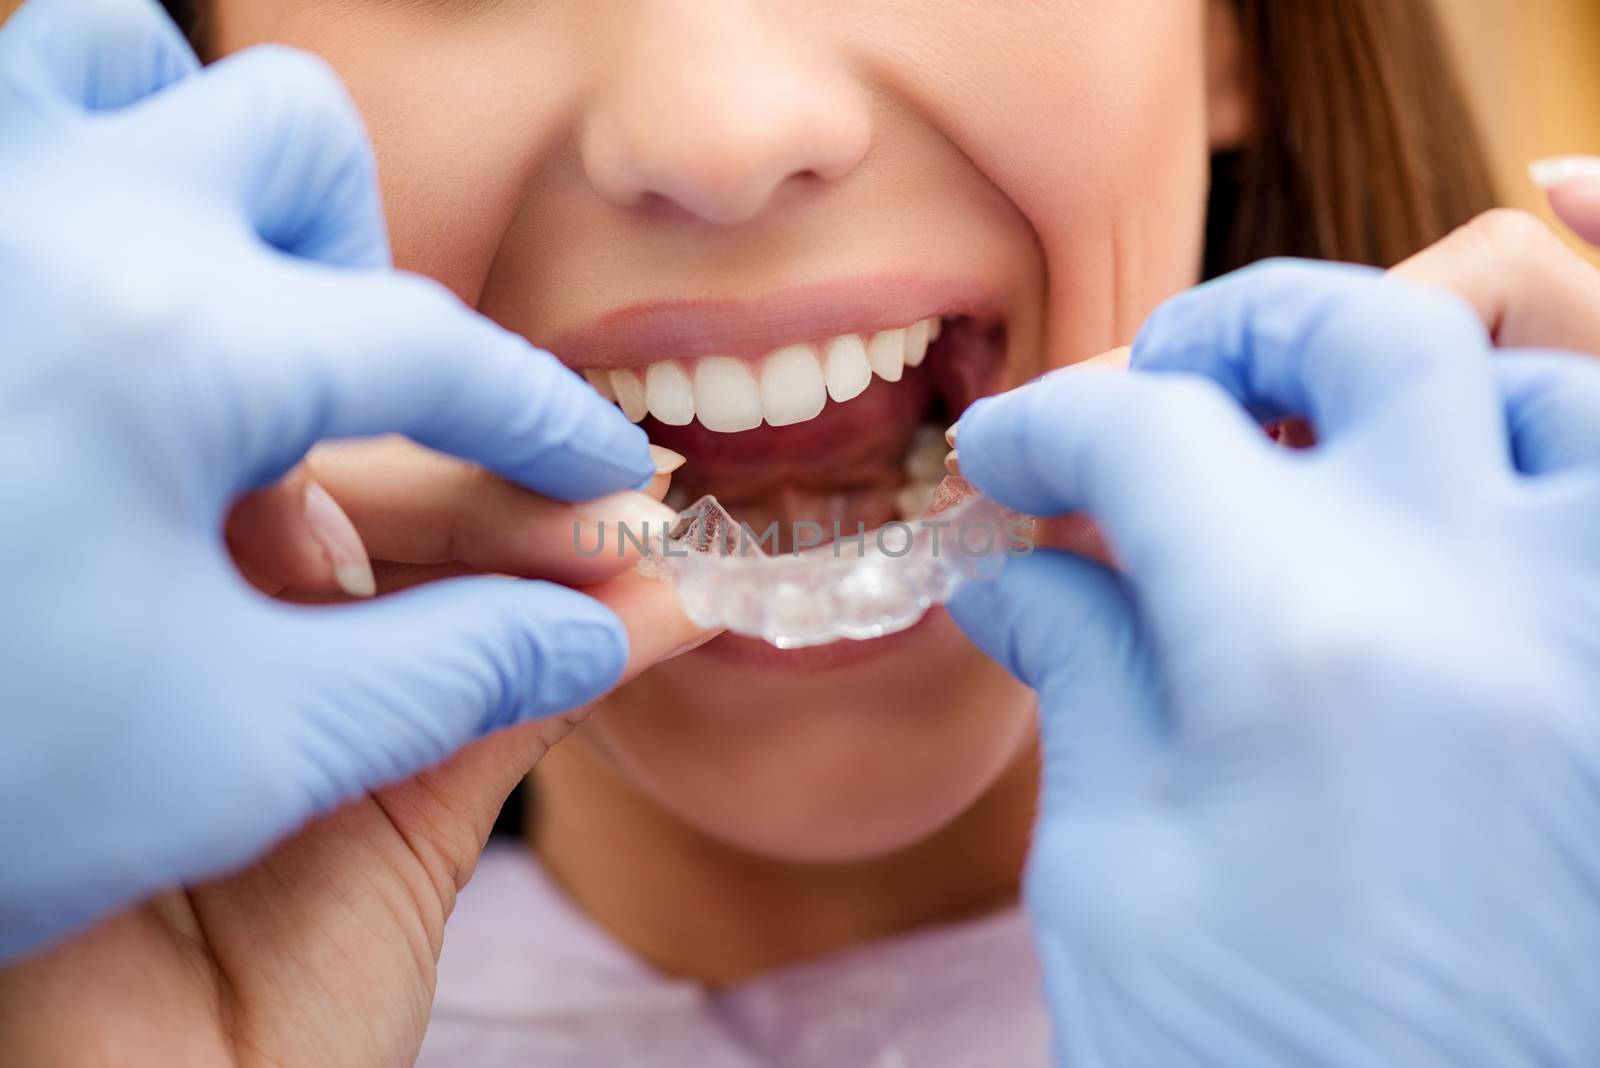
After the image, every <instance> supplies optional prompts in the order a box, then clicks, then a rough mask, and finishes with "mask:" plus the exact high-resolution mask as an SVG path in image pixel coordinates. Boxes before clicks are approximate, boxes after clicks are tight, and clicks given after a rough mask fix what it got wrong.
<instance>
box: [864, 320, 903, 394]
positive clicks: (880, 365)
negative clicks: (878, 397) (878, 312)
mask: <svg viewBox="0 0 1600 1068" xmlns="http://www.w3.org/2000/svg"><path fill="white" fill-rule="evenodd" d="M867 362H868V363H870V364H871V365H872V373H873V374H875V375H877V376H878V377H879V378H881V379H883V380H884V381H885V382H898V381H900V377H901V376H902V375H904V374H905V370H906V332H905V331H904V330H885V331H884V332H883V333H881V334H875V335H873V338H872V340H871V341H870V342H868V343H867Z"/></svg>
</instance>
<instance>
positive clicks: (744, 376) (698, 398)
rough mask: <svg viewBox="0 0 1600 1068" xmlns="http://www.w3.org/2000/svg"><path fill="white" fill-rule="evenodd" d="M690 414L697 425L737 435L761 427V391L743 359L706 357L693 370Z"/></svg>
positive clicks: (748, 365) (720, 432)
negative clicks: (692, 409) (692, 408)
mask: <svg viewBox="0 0 1600 1068" xmlns="http://www.w3.org/2000/svg"><path fill="white" fill-rule="evenodd" d="M694 413H695V415H697V416H699V417H700V425H701V426H704V427H705V428H706V429H707V430H715V431H716V432H717V433H719V434H737V433H739V432H740V431H741V430H754V429H755V428H756V427H758V426H760V425H761V388H760V387H759V386H757V385H756V376H755V374H754V373H752V372H751V370H750V364H749V363H748V362H747V361H745V360H735V359H733V358H731V357H728V356H707V357H705V358H704V359H702V360H701V361H700V362H699V363H698V364H696V365H695V369H694Z"/></svg>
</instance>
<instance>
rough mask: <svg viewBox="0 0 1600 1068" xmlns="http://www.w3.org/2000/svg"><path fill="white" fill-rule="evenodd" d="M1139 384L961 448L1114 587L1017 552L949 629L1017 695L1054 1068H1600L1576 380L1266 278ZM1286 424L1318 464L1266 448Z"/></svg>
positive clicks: (1416, 299) (1271, 272)
mask: <svg viewBox="0 0 1600 1068" xmlns="http://www.w3.org/2000/svg"><path fill="white" fill-rule="evenodd" d="M1134 368H1135V372H1134V373H1133V374H1129V375H1124V374H1119V373H1117V372H1112V371H1104V370H1099V369H1089V368H1084V369H1069V370H1066V371H1063V372H1058V373H1056V374H1054V375H1051V376H1048V377H1047V378H1045V379H1044V380H1042V381H1040V382H1038V383H1036V384H1033V385H1030V386H1028V387H1025V388H1023V389H1021V390H1017V391H1015V392H1014V393H1011V394H1009V395H1006V396H1002V397H998V398H994V399H992V400H987V401H983V402H981V403H979V404H978V405H976V406H974V407H973V409H972V410H971V411H970V412H969V413H968V414H967V415H966V416H964V417H963V418H962V420H961V425H960V428H959V435H960V438H959V443H960V449H961V460H962V468H963V470H964V472H965V473H966V474H967V475H968V476H969V477H970V478H971V479H972V481H973V482H975V483H976V484H977V485H978V486H980V487H982V488H983V490H984V491H986V492H987V493H989V494H991V495H993V496H994V497H996V498H998V499H999V500H1001V501H1003V502H1005V503H1007V504H1009V505H1012V506H1014V507H1017V508H1020V509H1024V510H1027V511H1030V512H1033V513H1036V514H1041V515H1057V514H1062V513H1066V512H1069V511H1076V510H1083V511H1086V512H1088V513H1089V514H1091V515H1093V516H1094V517H1095V518H1096V519H1097V520H1098V521H1099V523H1100V524H1101V527H1102V529H1103V531H1104V532H1105V534H1106V535H1107V537H1108V539H1109V541H1110V543H1111V544H1112V545H1113V546H1114V549H1115V552H1116V555H1117V557H1118V558H1119V560H1120V561H1121V564H1122V568H1123V570H1122V572H1121V573H1120V574H1118V573H1113V572H1112V571H1110V570H1108V569H1106V568H1103V567H1101V566H1099V565H1097V564H1094V563H1091V562H1089V561H1087V560H1084V559H1082V558H1078V557H1073V556H1067V555H1063V554H1059V553H1054V552H1047V551H1041V552H1039V553H1037V554H1035V555H1034V556H1032V557H1029V558H1026V559H1022V560H1018V561H1012V562H1011V563H1010V564H1009V565H1008V568H1007V571H1006V573H1005V574H1004V576H1003V577H1002V579H1001V581H999V582H998V583H997V584H995V585H992V586H975V587H972V588H970V589H968V590H967V591H965V592H964V593H963V595H962V596H961V597H960V598H959V599H958V601H957V603H956V605H955V606H954V611H955V615H956V618H957V619H958V621H959V622H960V623H961V625H962V626H963V627H964V628H966V630H967V632H968V633H969V634H971V635H972V636H973V637H974V638H975V639H976V640H977V641H979V642H980V643H981V644H982V645H983V647H984V648H985V649H987V650H988V651H989V652H990V653H992V654H993V655H994V656H996V657H997V658H999V659H1000V660H1002V661H1003V662H1004V663H1005V664H1007V665H1008V666H1009V667H1010V669H1011V670H1012V671H1013V672H1014V673H1015V674H1016V675H1017V676H1018V677H1019V678H1021V679H1022V680H1023V681H1025V682H1026V683H1028V684H1029V685H1030V686H1033V687H1035V688H1036V689H1037V691H1038V694H1039V699H1040V705H1041V710H1042V717H1043V745H1044V762H1045V769H1044V774H1045V789H1044V795H1043V801H1042V808H1041V813H1040V816H1039V824H1038V828H1037V836H1036V840H1035V843H1034V851H1033V855H1032V858H1031V861H1030V865H1029V870H1028V876H1027V884H1026V886H1027V899H1028V902H1029V904H1030V907H1031V911H1032V915H1033V920H1034V925H1035V929H1036V934H1037V940H1038V945H1039V948H1040V952H1041V958H1042V961H1043V966H1044V970H1045V976H1046V981H1047V992H1048V997H1049V1001H1050V1004H1051V1006H1052V1009H1053V1011H1054V1015H1055V1019H1056V1022H1057V1026H1058V1055H1059V1060H1060V1062H1061V1063H1062V1064H1063V1065H1073V1066H1092V1065H1115V1066H1117V1068H1134V1066H1143V1065H1149V1066H1159V1068H1184V1066H1190V1065H1206V1066H1213V1068H1215V1066H1225V1068H1252V1066H1257V1065H1260V1066H1266V1065H1272V1066H1274V1068H1281V1066H1285V1065H1319V1066H1327V1068H1343V1066H1358V1065H1359V1066H1373V1068H1377V1066H1386V1068H1387V1066H1405V1068H1429V1066H1441V1068H1442V1066H1450V1068H1473V1066H1485V1065H1496V1066H1499V1065H1544V1066H1557V1065H1559V1066H1571V1068H1592V1066H1593V1065H1596V1064H1600V1011H1597V1009H1596V1007H1597V1006H1600V367H1597V366H1596V364H1595V362H1594V361H1593V360H1592V359H1588V358H1582V357H1574V356H1561V355H1555V354H1537V353H1526V352H1524V353H1507V354H1504V355H1497V356H1495V357H1494V361H1491V358H1490V345H1489V342H1488V340H1487V338H1486V336H1485V333H1484V330H1483V329H1482V328H1481V326H1480V325H1479V323H1478V322H1477V321H1476V320H1475V318H1474V317H1473V315H1472V314H1471V312H1470V310H1469V309H1468V308H1467V307H1466V306H1465V305H1464V304H1463V303H1461V302H1459V301H1457V300H1456V299H1455V298H1454V297H1452V296H1449V295H1447V294H1445V293H1443V292H1442V291H1433V290H1426V289H1421V288H1413V287H1410V286H1407V285H1404V284H1402V283H1399V282H1394V281H1390V280H1385V279H1383V278H1382V277H1381V276H1379V275H1377V274H1376V273H1373V272H1368V271H1365V270H1362V269H1357V268H1347V267H1336V266H1327V265H1321V266H1314V265H1305V264H1271V265H1267V266H1264V267H1261V268H1258V269H1253V270H1250V271H1247V272H1244V273H1243V274H1240V275H1237V276H1234V277H1231V278H1229V279H1225V280H1223V281H1221V282H1220V283H1217V284H1213V285H1210V286H1207V287H1204V288H1202V289H1200V290H1197V291H1195V292H1193V293H1190V294H1188V295H1185V296H1183V297H1181V298H1179V299H1178V300H1176V301H1175V302H1173V303H1172V304H1170V305H1169V306H1167V307H1166V308H1165V309H1163V310H1162V311H1160V312H1159V313H1158V314H1157V315H1156V316H1155V317H1154V319H1153V320H1152V321H1151V323H1150V324H1149V325H1148V326H1147V328H1146V329H1145V331H1144V332H1143V334H1142V336H1141V337H1140V339H1139V342H1138V344H1137V346H1136V347H1135V351H1134ZM1247 411H1248V412H1249V413H1251V414H1249V415H1247V414H1246V413H1247ZM1292 413H1303V414H1306V415H1308V416H1309V417H1310V418H1311V419H1312V420H1313V422H1314V425H1315V426H1316V427H1317V429H1318V431H1319V433H1320V436H1321V444H1320V445H1319V446H1318V447H1316V448H1315V449H1314V450H1311V451H1308V452H1303V453H1291V452H1288V451H1285V450H1282V449H1279V448H1277V447H1275V446H1273V445H1271V444H1270V443H1269V441H1268V439H1267V438H1266V437H1265V435H1263V433H1262V432H1261V430H1260V429H1259V426H1258V422H1257V419H1264V418H1271V417H1276V416H1282V415H1287V414H1292ZM1252 416H1254V418H1252Z"/></svg>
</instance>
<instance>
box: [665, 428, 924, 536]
mask: <svg viewBox="0 0 1600 1068" xmlns="http://www.w3.org/2000/svg"><path fill="white" fill-rule="evenodd" d="M944 435H945V432H944V429H943V428H941V427H939V426H937V425H935V424H933V423H924V424H923V425H922V426H920V427H918V428H917V432H916V435H915V436H914V437H913V438H912V439H911V445H910V447H909V448H907V450H906V457H905V464H904V471H905V476H906V482H905V485H904V486H902V487H901V488H900V490H899V491H898V492H897V493H896V494H895V498H894V500H895V511H896V513H897V516H896V518H898V519H902V520H907V519H920V518H921V517H922V515H923V514H924V513H926V512H927V510H928V506H929V505H930V504H932V503H933V495H934V491H935V490H937V489H938V488H939V483H940V482H942V481H944V477H945V468H944V458H945V454H946V453H948V452H949V451H950V447H949V446H948V445H947V444H946V443H945V438H944ZM665 502H666V505H667V507H668V508H671V509H673V510H674V511H677V512H682V511H683V510H684V509H686V508H688V507H689V506H690V505H691V504H692V503H693V500H692V498H691V497H690V495H689V491H688V490H686V489H684V488H683V486H682V485H680V484H676V483H675V484H674V485H673V486H672V488H671V489H670V490H668V491H667V496H666V498H665ZM839 510H840V509H835V511H839Z"/></svg>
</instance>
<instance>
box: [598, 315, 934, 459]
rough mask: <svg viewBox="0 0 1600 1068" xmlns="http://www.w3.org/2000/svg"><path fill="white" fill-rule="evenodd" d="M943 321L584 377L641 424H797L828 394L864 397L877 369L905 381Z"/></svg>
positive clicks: (728, 430) (727, 429) (817, 410)
mask: <svg viewBox="0 0 1600 1068" xmlns="http://www.w3.org/2000/svg"><path fill="white" fill-rule="evenodd" d="M942 325H943V321H942V320H941V319H939V318H937V317H935V318H931V319H923V320H922V321H920V322H916V323H913V324H911V325H910V326H907V327H903V328H901V329H898V330H885V331H883V332H881V333H877V334H865V335H864V334H844V335H842V336H840V337H836V338H833V339H832V340H829V341H824V342H821V343H818V344H815V345H789V346H786V347H784V348H781V349H777V350H776V351H773V352H770V353H768V354H767V355H765V356H763V357H762V358H760V359H759V360H738V359H734V358H732V357H729V356H703V357H701V358H699V359H697V360H660V361H658V362H656V363H652V364H648V365H647V366H645V367H640V368H624V369H620V370H616V371H595V370H590V371H585V372H584V375H585V376H586V377H587V378H588V379H589V381H590V383H591V384H592V385H593V386H594V387H595V388H596V389H598V390H599V391H600V392H601V393H603V394H605V395H606V397H608V398H609V399H611V400H614V401H616V402H617V403H618V404H620V405H622V410H623V411H624V412H625V413H627V416H628V418H629V419H632V420H633V421H634V422H636V423H637V422H638V421H639V420H641V419H643V418H644V417H645V416H646V415H647V414H648V415H653V416H655V417H656V418H657V419H658V420H660V421H661V422H663V423H666V424H667V425H668V426H686V425H688V424H689V423H690V422H692V421H693V420H694V419H696V418H697V417H698V418H699V420H700V423H701V425H703V426H704V427H705V428H706V429H707V430H714V431H718V432H720V433H725V434H733V433H738V432H739V431H742V430H754V429H755V428H756V427H758V426H760V425H761V423H762V421H763V420H764V421H766V422H767V423H770V424H771V425H772V426H791V425H793V424H795V423H803V422H805V421H807V420H808V419H815V418H816V417H817V416H818V415H819V414H821V412H822V409H823V406H824V405H825V404H826V403H827V401H828V398H829V397H832V398H833V399H834V400H835V401H837V402H839V403H843V402H845V401H847V400H851V399H853V398H855V397H857V396H860V394H861V393H862V392H863V391H864V390H865V389H866V388H867V387H868V386H869V385H871V384H872V376H873V375H874V374H876V375H877V376H878V377H879V378H882V379H884V380H885V381H887V382H898V381H900V376H901V374H902V373H903V372H904V369H905V368H907V367H916V366H917V365H918V364H920V363H922V361H923V359H924V358H925V357H926V356H927V355H928V346H929V345H930V344H932V343H933V342H934V341H935V340H936V339H937V338H938V337H939V331H940V327H941V326H942Z"/></svg>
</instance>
